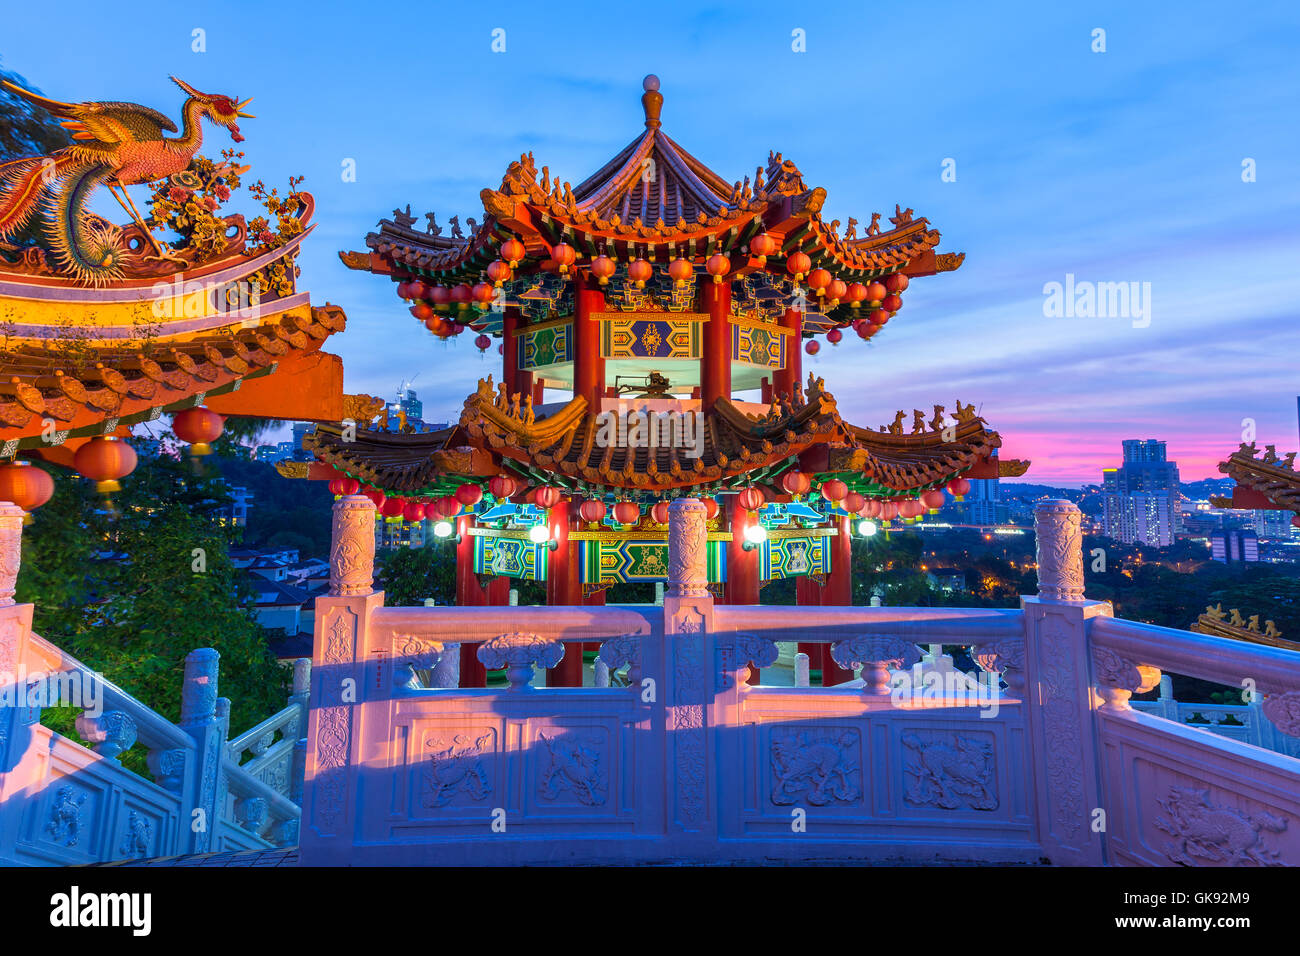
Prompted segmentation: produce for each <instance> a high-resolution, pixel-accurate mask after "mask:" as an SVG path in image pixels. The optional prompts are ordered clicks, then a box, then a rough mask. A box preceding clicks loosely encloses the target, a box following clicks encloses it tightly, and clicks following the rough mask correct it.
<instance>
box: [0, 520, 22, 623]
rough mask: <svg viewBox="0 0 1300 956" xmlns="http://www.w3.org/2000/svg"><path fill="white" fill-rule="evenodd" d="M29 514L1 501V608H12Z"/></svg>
mask: <svg viewBox="0 0 1300 956" xmlns="http://www.w3.org/2000/svg"><path fill="white" fill-rule="evenodd" d="M25 517H27V512H25V511H23V509H22V508H19V507H18V506H17V505H16V504H14V503H13V502H10V501H0V607H12V606H13V603H14V589H15V588H16V587H17V586H18V569H19V567H21V566H22V556H23V518H25Z"/></svg>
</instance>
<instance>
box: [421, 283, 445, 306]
mask: <svg viewBox="0 0 1300 956" xmlns="http://www.w3.org/2000/svg"><path fill="white" fill-rule="evenodd" d="M425 298H426V300H427V301H428V302H429V303H430V304H431V305H433V306H435V307H436V308H439V309H445V308H446V307H447V306H449V305H451V290H450V289H448V288H447V287H446V286H445V285H435V286H433V287H432V288H430V289H429V294H428V295H427V296H425Z"/></svg>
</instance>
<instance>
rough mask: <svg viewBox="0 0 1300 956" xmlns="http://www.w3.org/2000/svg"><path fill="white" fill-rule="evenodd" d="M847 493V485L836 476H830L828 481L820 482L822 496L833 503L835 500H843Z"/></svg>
mask: <svg viewBox="0 0 1300 956" xmlns="http://www.w3.org/2000/svg"><path fill="white" fill-rule="evenodd" d="M848 493H849V486H848V485H846V484H845V483H844V482H842V481H840V480H839V479H838V478H832V479H831V480H830V481H823V482H822V497H823V498H825V499H826V500H827V501H829V502H831V503H832V504H834V503H835V502H837V501H843V500H844V496H845V495H847V494H848Z"/></svg>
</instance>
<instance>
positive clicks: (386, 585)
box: [377, 541, 456, 607]
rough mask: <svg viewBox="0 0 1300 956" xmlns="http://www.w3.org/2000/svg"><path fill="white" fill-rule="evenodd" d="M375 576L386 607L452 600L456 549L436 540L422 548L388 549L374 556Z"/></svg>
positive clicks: (449, 544)
mask: <svg viewBox="0 0 1300 956" xmlns="http://www.w3.org/2000/svg"><path fill="white" fill-rule="evenodd" d="M378 558H379V560H378V568H377V575H378V578H379V581H380V584H379V586H381V587H382V588H383V589H384V603H385V604H387V605H388V606H389V607H417V606H419V605H421V604H423V603H424V602H425V599H426V598H433V599H434V600H435V601H437V602H438V603H439V604H452V603H454V602H455V598H456V546H455V545H453V544H451V543H450V542H446V541H436V542H434V543H433V544H431V545H429V546H428V547H426V548H389V549H387V550H384V551H381V552H380V553H379V555H378Z"/></svg>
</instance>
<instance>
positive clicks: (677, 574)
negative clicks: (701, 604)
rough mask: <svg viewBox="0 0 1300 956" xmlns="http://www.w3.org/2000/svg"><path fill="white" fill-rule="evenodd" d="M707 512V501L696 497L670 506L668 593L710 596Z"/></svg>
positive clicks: (677, 501) (684, 595)
mask: <svg viewBox="0 0 1300 956" xmlns="http://www.w3.org/2000/svg"><path fill="white" fill-rule="evenodd" d="M707 514H708V512H707V511H706V510H705V508H704V505H703V504H702V503H701V502H700V501H699V500H698V499H695V498H678V499H676V500H675V501H673V503H672V504H670V505H669V506H668V593H669V594H671V595H674V596H676V597H685V598H695V597H708V596H709V575H708V549H707V536H708V531H707V529H706V524H707V518H706V516H707Z"/></svg>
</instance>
